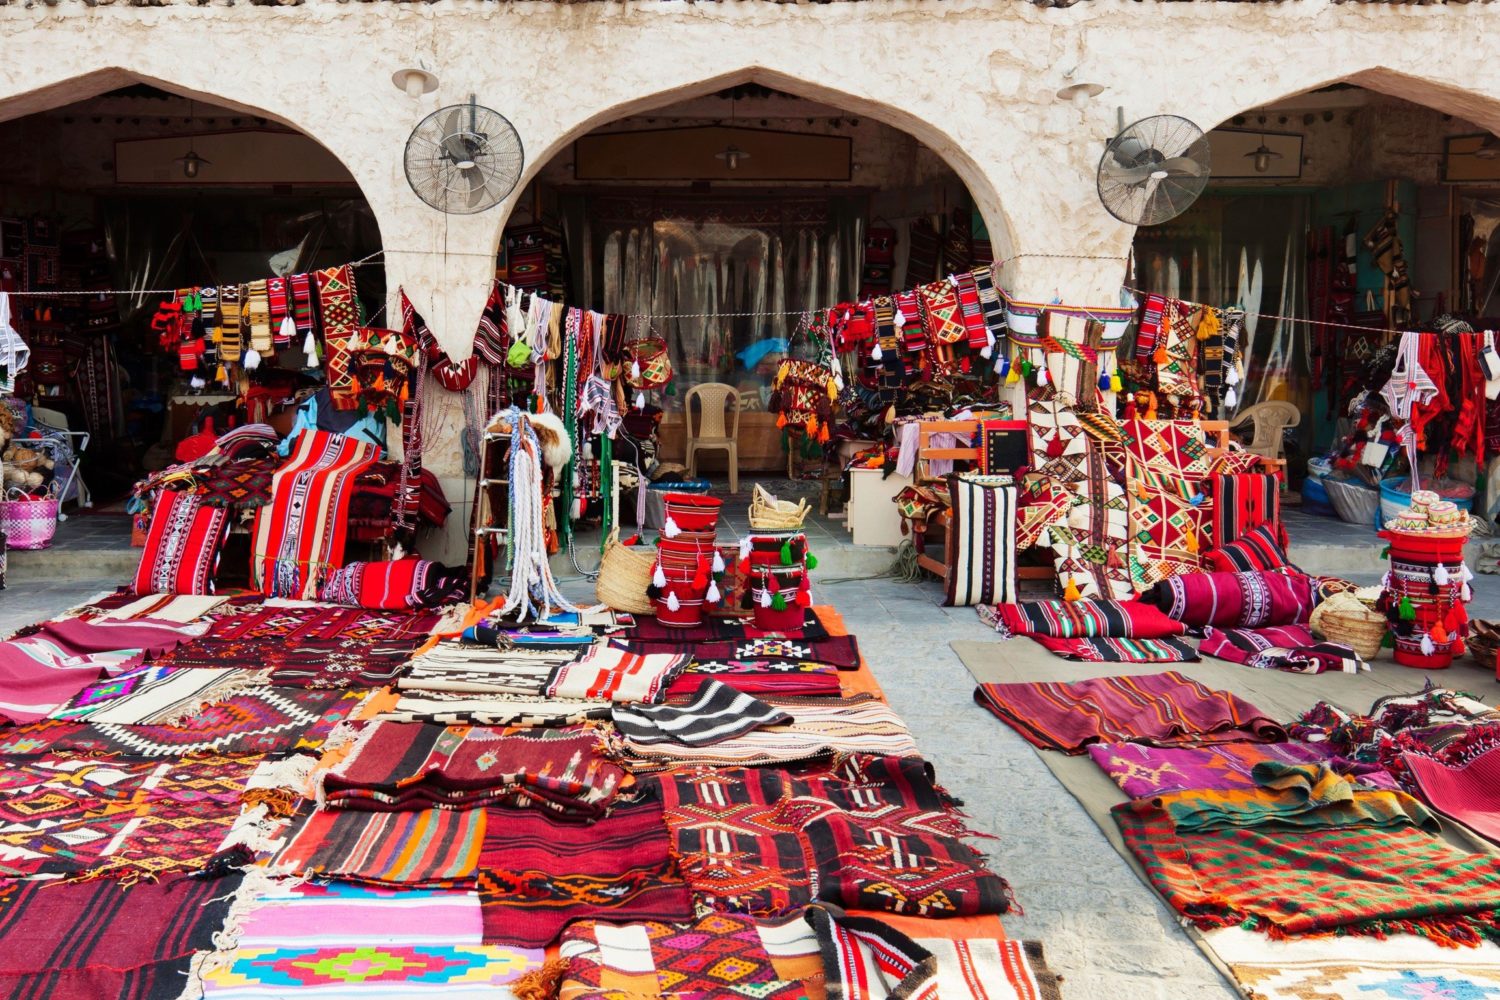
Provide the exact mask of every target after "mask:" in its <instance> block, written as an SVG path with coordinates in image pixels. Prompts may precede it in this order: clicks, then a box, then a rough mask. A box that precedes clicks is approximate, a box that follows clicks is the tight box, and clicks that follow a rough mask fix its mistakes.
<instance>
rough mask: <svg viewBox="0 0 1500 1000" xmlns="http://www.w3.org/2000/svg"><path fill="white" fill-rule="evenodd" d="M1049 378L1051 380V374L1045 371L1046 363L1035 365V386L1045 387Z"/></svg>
mask: <svg viewBox="0 0 1500 1000" xmlns="http://www.w3.org/2000/svg"><path fill="white" fill-rule="evenodd" d="M1051 378H1052V374H1051V372H1049V371H1048V370H1047V362H1045V361H1043V362H1042V363H1041V364H1040V365H1037V369H1036V384H1037V385H1046V384H1047V383H1048V382H1049V381H1050V380H1051Z"/></svg>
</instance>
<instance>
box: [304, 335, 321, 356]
mask: <svg viewBox="0 0 1500 1000" xmlns="http://www.w3.org/2000/svg"><path fill="white" fill-rule="evenodd" d="M302 353H303V354H306V355H307V356H308V357H309V358H315V357H317V356H318V342H317V340H316V339H314V338H313V335H312V331H311V330H308V331H307V336H306V338H304V339H303V341H302Z"/></svg>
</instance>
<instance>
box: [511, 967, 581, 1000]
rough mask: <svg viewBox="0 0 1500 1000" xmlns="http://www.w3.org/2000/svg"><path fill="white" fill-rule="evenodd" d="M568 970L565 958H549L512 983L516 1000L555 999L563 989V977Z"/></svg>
mask: <svg viewBox="0 0 1500 1000" xmlns="http://www.w3.org/2000/svg"><path fill="white" fill-rule="evenodd" d="M567 971H568V963H567V961H566V960H565V959H561V958H549V959H547V961H545V962H543V963H542V967H541V968H540V969H532V970H531V971H530V972H528V973H526V974H525V975H524V976H522V977H521V978H519V979H517V980H516V981H515V982H513V983H511V984H510V992H511V993H513V994H514V995H515V997H516V1000H553V998H554V997H556V996H557V994H558V992H559V991H560V990H561V989H562V978H563V976H564V975H565V974H566V973H567Z"/></svg>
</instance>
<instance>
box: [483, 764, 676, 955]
mask: <svg viewBox="0 0 1500 1000" xmlns="http://www.w3.org/2000/svg"><path fill="white" fill-rule="evenodd" d="M643 791H644V794H643V797H642V800H641V801H637V802H631V803H623V802H622V803H619V804H617V805H616V806H615V807H614V808H613V809H611V810H610V813H609V815H608V816H604V817H601V818H599V819H596V820H593V821H591V822H589V823H577V822H565V821H560V820H558V819H556V818H554V817H553V816H552V815H551V814H549V813H545V812H541V811H527V812H523V813H508V814H505V815H503V816H502V815H498V814H496V813H495V812H493V811H492V812H491V814H490V817H489V822H488V824H487V825H486V828H485V834H484V841H483V845H482V847H481V850H480V855H479V868H478V872H477V876H476V877H477V885H478V889H479V900H480V909H481V912H482V914H483V918H484V928H485V940H486V941H488V942H491V943H495V942H508V943H513V944H519V945H521V946H523V947H542V946H544V945H548V944H551V943H552V942H553V941H554V940H555V939H556V938H557V935H558V933H559V932H560V931H561V930H562V929H563V927H564V926H566V925H567V924H568V922H569V921H572V920H579V919H585V918H589V917H599V918H601V919H607V920H690V919H692V916H693V895H692V892H691V891H690V890H689V889H688V885H687V883H686V882H685V881H683V878H682V875H681V874H679V873H678V871H677V863H676V862H675V861H674V860H673V858H672V854H671V838H670V837H669V835H668V833H667V826H666V823H665V821H664V819H663V816H662V804H661V796H660V793H659V792H658V791H657V790H656V789H655V788H654V787H647V788H646V789H644V790H643Z"/></svg>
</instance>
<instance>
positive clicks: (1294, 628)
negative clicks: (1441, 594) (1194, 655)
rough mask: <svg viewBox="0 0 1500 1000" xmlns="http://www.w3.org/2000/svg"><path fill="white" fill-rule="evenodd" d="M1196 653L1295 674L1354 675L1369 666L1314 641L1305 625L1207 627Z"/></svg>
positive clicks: (1339, 647) (1345, 650)
mask: <svg viewBox="0 0 1500 1000" xmlns="http://www.w3.org/2000/svg"><path fill="white" fill-rule="evenodd" d="M1198 652H1199V653H1201V654H1202V655H1204V656H1212V657H1215V658H1217V659H1220V660H1228V661H1229V662H1230V663H1241V664H1244V665H1245V666H1247V667H1256V668H1258V669H1261V670H1286V671H1289V672H1291V673H1296V674H1321V673H1323V672H1325V671H1330V670H1331V671H1334V672H1335V673H1345V674H1357V673H1359V672H1360V671H1361V670H1369V669H1370V665H1369V664H1368V663H1366V662H1365V661H1364V660H1363V659H1361V658H1360V655H1359V654H1358V653H1356V652H1355V651H1354V650H1353V649H1352V648H1350V647H1349V646H1346V645H1344V644H1343V643H1338V642H1327V641H1325V640H1321V639H1317V638H1314V637H1313V634H1312V630H1311V629H1309V628H1308V627H1307V626H1306V625H1272V626H1267V627H1265V628H1225V629H1217V628H1210V629H1209V630H1208V632H1207V633H1206V634H1205V635H1204V637H1203V641H1202V642H1201V643H1199V645H1198Z"/></svg>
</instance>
